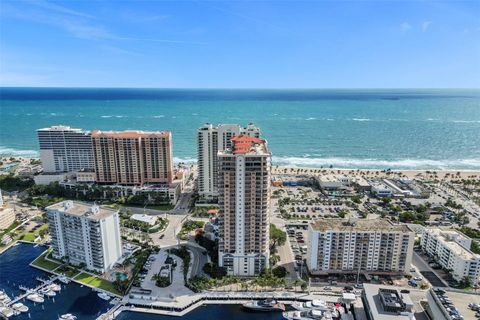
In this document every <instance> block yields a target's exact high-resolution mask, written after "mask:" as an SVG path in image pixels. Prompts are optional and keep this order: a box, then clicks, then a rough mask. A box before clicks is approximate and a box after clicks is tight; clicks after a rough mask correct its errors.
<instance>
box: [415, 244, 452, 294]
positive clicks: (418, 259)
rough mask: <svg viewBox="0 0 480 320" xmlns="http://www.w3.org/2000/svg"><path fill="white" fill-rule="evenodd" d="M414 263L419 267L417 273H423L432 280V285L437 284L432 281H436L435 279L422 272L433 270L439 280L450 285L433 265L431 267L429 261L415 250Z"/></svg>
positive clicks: (416, 267) (429, 280)
mask: <svg viewBox="0 0 480 320" xmlns="http://www.w3.org/2000/svg"><path fill="white" fill-rule="evenodd" d="M412 264H413V265H414V266H415V269H417V271H418V272H416V274H417V275H421V276H423V277H424V278H425V279H424V280H426V281H428V282H430V284H432V285H434V286H435V285H436V284H435V283H431V281H432V280H433V281H435V279H427V278H426V277H425V274H422V272H431V273H433V274H434V277H435V276H436V278H438V281H440V282H442V283H443V284H444V285H445V286H446V287H448V283H446V282H445V281H444V280H443V279H442V278H441V277H440V276H439V275H438V273H437V272H436V270H434V269H432V267H430V266H429V265H428V263H427V262H426V261H425V260H424V259H423V258H422V257H421V256H420V255H419V254H418V253H417V252H415V251H414V252H413V256H412ZM419 273H420V274H419Z"/></svg>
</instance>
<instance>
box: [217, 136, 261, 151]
mask: <svg viewBox="0 0 480 320" xmlns="http://www.w3.org/2000/svg"><path fill="white" fill-rule="evenodd" d="M230 140H231V141H232V142H233V147H232V149H231V150H225V151H223V152H221V153H223V154H252V155H256V154H257V155H262V154H268V150H267V142H266V141H265V140H264V139H260V138H254V137H249V136H245V135H240V136H236V137H233V138H231V139H230Z"/></svg>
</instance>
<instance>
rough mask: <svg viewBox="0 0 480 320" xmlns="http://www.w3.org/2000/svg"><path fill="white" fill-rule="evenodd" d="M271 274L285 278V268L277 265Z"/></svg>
mask: <svg viewBox="0 0 480 320" xmlns="http://www.w3.org/2000/svg"><path fill="white" fill-rule="evenodd" d="M272 275H273V276H275V277H277V278H285V276H286V275H287V269H286V268H285V267H282V266H278V267H275V268H273V269H272Z"/></svg>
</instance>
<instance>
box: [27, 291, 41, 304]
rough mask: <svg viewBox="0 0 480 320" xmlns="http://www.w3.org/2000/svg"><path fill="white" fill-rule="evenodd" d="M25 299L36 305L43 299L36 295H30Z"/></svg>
mask: <svg viewBox="0 0 480 320" xmlns="http://www.w3.org/2000/svg"><path fill="white" fill-rule="evenodd" d="M27 299H28V300H30V301H33V302H36V303H43V302H45V299H44V298H43V297H42V296H41V295H39V294H38V293H31V294H29V295H28V296H27Z"/></svg>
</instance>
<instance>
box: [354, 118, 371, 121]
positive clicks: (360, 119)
mask: <svg viewBox="0 0 480 320" xmlns="http://www.w3.org/2000/svg"><path fill="white" fill-rule="evenodd" d="M352 120H353V121H361V122H363V121H370V119H368V118H353V119H352Z"/></svg>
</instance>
